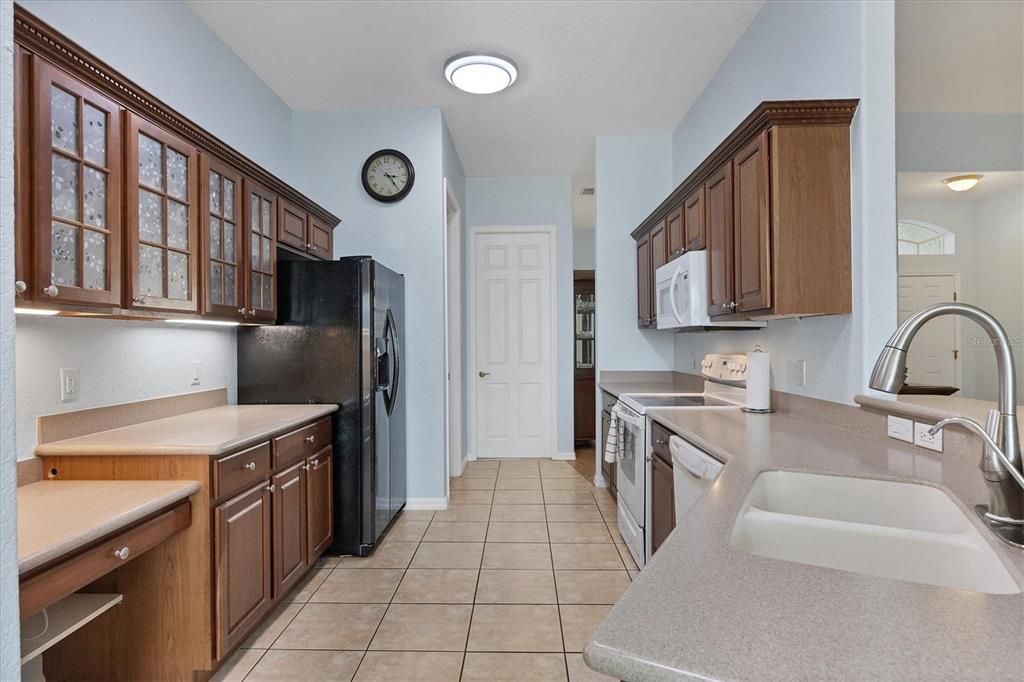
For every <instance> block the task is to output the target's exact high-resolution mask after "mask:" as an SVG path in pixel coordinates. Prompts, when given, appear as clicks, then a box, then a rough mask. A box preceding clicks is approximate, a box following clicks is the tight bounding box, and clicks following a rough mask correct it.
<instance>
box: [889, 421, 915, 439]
mask: <svg viewBox="0 0 1024 682" xmlns="http://www.w3.org/2000/svg"><path fill="white" fill-rule="evenodd" d="M886 432H887V433H888V434H889V438H895V439H896V440H902V441H904V442H907V443H913V442H914V422H913V421H912V420H910V419H904V418H903V417H894V416H893V415H891V414H890V415H889V419H888V422H887V424H886Z"/></svg>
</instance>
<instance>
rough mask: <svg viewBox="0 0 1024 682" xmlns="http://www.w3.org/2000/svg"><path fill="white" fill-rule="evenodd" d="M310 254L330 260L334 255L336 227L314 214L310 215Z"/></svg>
mask: <svg viewBox="0 0 1024 682" xmlns="http://www.w3.org/2000/svg"><path fill="white" fill-rule="evenodd" d="M307 251H308V252H309V253H310V255H313V256H316V257H317V258H323V259H325V260H330V259H331V258H332V257H333V256H334V227H333V226H332V225H329V224H327V223H325V222H324V221H322V220H320V219H319V218H317V217H316V216H314V215H310V216H309V248H308V249H307Z"/></svg>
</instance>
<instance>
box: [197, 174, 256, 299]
mask: <svg viewBox="0 0 1024 682" xmlns="http://www.w3.org/2000/svg"><path fill="white" fill-rule="evenodd" d="M199 177H200V179H201V181H202V186H201V190H200V193H201V201H200V203H201V205H202V210H201V217H200V221H199V233H200V243H201V248H202V253H203V258H202V260H203V264H204V265H203V269H202V278H201V279H202V282H203V284H204V286H203V313H204V314H206V315H210V316H214V317H222V318H234V319H242V318H244V317H245V312H246V308H245V272H246V271H245V269H244V267H243V266H244V265H245V261H244V260H243V257H244V251H243V246H244V242H243V239H242V176H241V174H239V173H238V172H237V171H236V170H235V169H233V168H232V167H231V166H228V165H227V164H225V163H223V162H221V161H220V160H218V159H216V158H213V157H211V156H210V155H209V154H201V155H200V158H199Z"/></svg>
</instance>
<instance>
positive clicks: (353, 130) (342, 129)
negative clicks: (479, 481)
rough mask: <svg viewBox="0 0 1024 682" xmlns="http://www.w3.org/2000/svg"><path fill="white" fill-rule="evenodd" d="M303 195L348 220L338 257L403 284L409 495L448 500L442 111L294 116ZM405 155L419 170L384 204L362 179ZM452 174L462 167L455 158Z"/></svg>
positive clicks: (338, 234) (337, 238)
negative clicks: (374, 164)
mask: <svg viewBox="0 0 1024 682" xmlns="http://www.w3.org/2000/svg"><path fill="white" fill-rule="evenodd" d="M292 120H293V126H292V145H293V148H292V159H293V166H294V168H295V170H296V173H295V176H294V181H295V184H296V186H297V187H298V188H299V189H300V190H301V191H303V192H305V193H307V194H309V195H310V196H313V197H317V198H318V200H319V201H320V202H321V203H322V204H324V206H326V207H327V209H328V210H330V211H334V212H335V213H337V214H338V215H341V216H343V222H342V224H341V226H340V227H338V229H337V230H335V233H334V255H335V256H348V255H358V254H365V255H370V256H373V257H374V258H375V259H377V260H378V261H380V262H381V263H383V264H384V265H386V266H387V267H389V268H391V269H393V270H396V271H398V272H401V273H403V274H404V275H405V316H406V317H405V345H406V348H405V357H406V358H407V362H406V363H405V366H406V367H407V368H408V373H407V375H406V382H407V383H406V386H407V396H408V410H407V412H406V419H407V424H406V429H407V444H408V445H407V447H408V459H409V463H408V486H409V487H408V496H409V498H410V499H413V498H415V499H424V498H430V499H434V498H441V499H443V498H444V494H445V479H444V477H445V472H446V470H447V468H446V464H445V453H444V425H445V414H444V384H445V374H444V360H445V348H444V327H445V321H444V316H443V315H442V312H441V311H443V310H444V260H443V258H444V222H443V215H442V212H443V204H442V192H443V189H442V172H443V166H444V165H445V152H444V147H445V145H444V143H443V130H444V122H443V120H442V118H441V112H440V110H438V109H404V110H387V111H344V112H294V113H293V115H292ZM382 148H394V149H398V150H401V151H402V152H404V153H405V154H406V155H408V156H409V159H410V160H411V161H412V163H413V166H414V167H415V169H416V182H415V185H414V186H413V189H412V191H411V192H410V193H409V195H408V196H406V198H405V199H403V200H402V201H399V202H397V203H394V204H383V203H380V202H378V201H376V200H374V199H371V198H370V197H369V196H368V195H367V194H366V192H365V191H364V190H363V186H362V184H361V181H360V177H359V174H360V171H361V170H362V166H363V162H364V161H365V160H366V158H367V157H368V156H369V155H370V154H372V153H373V152H375V151H376V150H378V149H382ZM448 162H449V171H450V172H454V171H453V170H452V169H453V168H454V167H455V162H454V159H452V158H451V157H449V158H448Z"/></svg>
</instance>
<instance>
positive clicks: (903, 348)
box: [870, 303, 1024, 547]
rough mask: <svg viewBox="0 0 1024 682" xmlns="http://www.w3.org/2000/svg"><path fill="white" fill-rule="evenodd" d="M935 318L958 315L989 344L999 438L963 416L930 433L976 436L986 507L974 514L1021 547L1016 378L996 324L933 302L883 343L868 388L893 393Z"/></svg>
mask: <svg viewBox="0 0 1024 682" xmlns="http://www.w3.org/2000/svg"><path fill="white" fill-rule="evenodd" d="M941 315H962V316H963V317H966V318H967V319H969V320H972V321H973V322H976V323H977V324H978V325H979V326H980V327H981V328H982V329H984V330H985V331H986V332H987V333H988V335H989V338H991V339H992V347H993V349H994V350H995V353H996V364H997V367H998V371H999V431H998V434H999V437H998V439H993V438H992V437H991V436H990V435H989V434H988V433H987V432H986V430H985V428H984V427H983V426H982V425H981V424H979V423H978V422H976V421H974V420H973V419H967V418H966V417H950V418H948V419H943V420H942V421H940V422H939V423H937V424H935V425H934V426H933V427H932V428H931V429H930V432H931V433H933V434H934V433H936V432H938V431H939V430H941V429H943V428H945V427H946V426H948V425H950V424H959V425H961V426H965V427H967V428H968V429H969V430H971V431H973V432H974V433H976V434H978V435H979V436H982V439H983V440H984V441H985V443H986V445H987V446H988V447H987V448H986V451H985V454H983V455H982V458H981V463H980V465H979V466H980V468H981V473H982V476H984V478H985V484H986V485H987V486H988V493H989V504H988V505H987V506H986V505H978V506H977V507H975V510H976V511H977V512H978V514H979V515H980V516H981V518H982V520H983V521H984V522H985V524H986V525H987V526H988V527H989V528H991V529H992V531H993V532H995V533H996V534H997V535H998V536H999V537H1000V538H1001V539H1003V540H1005V541H1006V542H1009V543H1010V544H1013V545H1016V546H1018V547H1024V466H1022V457H1021V448H1020V434H1019V432H1018V424H1017V378H1016V371H1015V369H1014V365H1013V351H1012V349H1011V348H1010V341H1009V339H1008V338H1007V336H1006V330H1005V329H1003V326H1002V325H1001V324H999V321H998V320H996V318H994V317H992V315H990V314H989V313H987V312H985V311H984V310H982V309H981V308H977V307H975V306H972V305H967V304H965V303H937V304H936V305H933V306H929V307H927V308H924V309H923V310H919V311H917V312H916V313H914V314H913V315H911V316H910V317H908V318H907V320H906V321H905V322H904V323H903V324H901V325H900V326H899V328H898V329H897V330H896V332H895V333H894V334H893V335H892V337H891V338H890V339H889V341H888V342H887V343H886V344H885V348H883V349H882V353H881V354H880V355H879V356H878V360H877V362H875V369H874V371H872V372H871V383H870V386H871V388H873V389H875V390H878V391H885V392H887V393H898V392H899V390H900V388H902V386H903V382H904V381H905V380H906V377H907V350H908V349H909V348H910V343H911V342H912V341H913V340H914V336H915V335H916V334H917V332H918V331H919V330H920V329H921V327H922V326H923V325H924V323H925V322H928V320H931V319H932V318H935V317H939V316H941ZM997 441H998V442H997Z"/></svg>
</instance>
